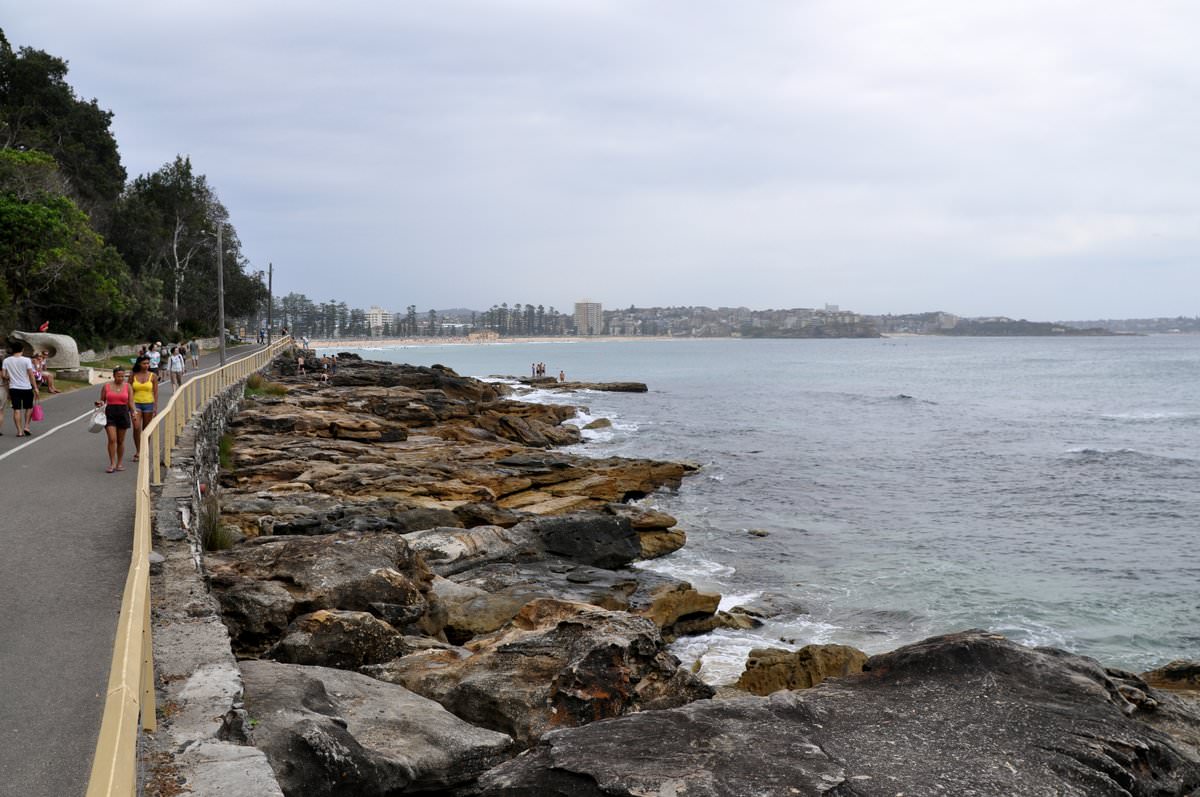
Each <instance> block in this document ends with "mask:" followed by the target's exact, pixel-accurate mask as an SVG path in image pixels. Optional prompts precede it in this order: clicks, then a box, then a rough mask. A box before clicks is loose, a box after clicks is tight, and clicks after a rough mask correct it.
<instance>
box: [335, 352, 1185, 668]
mask: <svg viewBox="0 0 1200 797" xmlns="http://www.w3.org/2000/svg"><path fill="white" fill-rule="evenodd" d="M359 353H360V354H362V355H363V356H364V357H368V358H371V359H385V360H391V361H396V362H410V363H414V364H423V365H429V364H433V363H441V364H444V365H447V366H450V367H452V368H454V369H455V370H456V371H458V372H459V373H461V374H464V375H471V376H480V377H491V376H496V375H504V374H522V375H523V374H528V373H529V367H530V363H532V362H534V361H542V362H545V363H546V364H547V366H548V372H550V373H555V374H557V373H558V371H559V370H560V369H562V370H565V371H566V374H567V376H568V378H570V379H579V380H588V381H610V380H638V381H644V382H646V383H647V384H648V385H649V386H650V392H649V393H648V394H619V393H599V392H587V391H585V392H581V393H575V394H569V395H562V394H553V393H547V392H537V393H534V394H531V395H530V396H529V397H528V398H529V399H532V400H538V401H563V402H568V403H573V404H577V405H582V406H585V407H586V408H587V409H586V411H584V412H581V414H580V417H579V422H580V423H584V422H586V421H588V420H591V419H593V418H598V417H605V418H609V419H611V420H612V421H613V422H614V426H613V428H612V429H611V430H603V431H598V432H587V433H585V434H586V437H587V442H586V443H585V444H583V445H582V446H580V447H579V450H580V451H583V452H588V453H593V454H595V455H598V456H607V455H613V454H617V455H624V456H634V457H653V458H662V459H685V460H691V461H694V462H697V463H699V464H702V465H703V468H702V469H701V470H700V471H699V472H698V473H697V474H695V475H694V476H691V477H689V479H687V480H686V481H685V482H684V484H683V487H682V488H681V489H680V490H679V491H677V492H663V493H659V494H656V495H653V496H650V497H649V498H647V499H646V500H645V502H644V503H646V504H648V505H652V506H656V507H658V508H660V509H662V510H664V511H666V512H669V513H671V514H672V515H675V516H676V517H677V518H678V519H679V521H680V526H681V528H684V529H685V530H686V531H687V532H688V545H687V547H686V548H684V549H683V550H682V551H679V552H677V553H675V554H672V555H671V556H668V557H665V558H663V559H659V560H655V561H653V562H650V563H647V564H646V565H645V566H646V567H648V568H649V569H653V570H658V571H661V572H664V573H668V574H671V575H674V576H678V577H682V578H686V579H688V580H690V581H692V582H693V583H694V584H695V585H697V586H698V587H703V588H707V589H712V590H716V591H719V592H721V593H722V595H723V596H725V597H724V600H723V603H722V606H723V608H728V607H730V606H732V605H736V604H738V603H746V602H752V601H758V602H763V601H769V602H771V603H772V604H773V605H775V606H776V607H777V608H778V609H779V610H780V614H779V615H778V616H776V617H775V618H773V619H772V620H771V621H769V622H768V623H767V625H766V626H764V627H763V628H761V629H757V630H755V631H753V632H730V631H717V632H714V633H712V634H707V635H704V636H700V637H694V638H689V639H684V640H681V641H680V642H678V643H676V645H675V646H674V652H675V653H676V654H677V655H679V656H680V657H681V658H682V659H684V660H685V661H687V662H694V661H699V662H700V665H701V674H702V675H703V676H704V677H705V678H706V679H708V680H709V681H710V682H715V683H724V682H730V681H732V680H735V679H736V677H737V675H738V673H739V672H740V671H741V669H742V666H743V664H744V662H745V656H746V653H747V652H748V651H749V650H750V649H751V648H753V647H759V646H764V645H770V646H776V647H789V648H795V647H799V646H801V645H804V644H808V643H812V642H821V643H827V642H840V643H844V644H849V645H854V646H856V647H859V648H862V649H863V650H866V651H867V652H869V653H874V652H881V651H885V650H890V649H892V648H895V647H897V646H899V645H901V644H905V643H908V642H912V641H915V640H918V639H921V638H924V637H927V636H930V635H933V634H938V633H945V632H949V631H955V630H962V629H966V628H985V629H989V630H992V631H996V632H999V633H1003V634H1005V635H1006V636H1008V637H1009V638H1011V639H1013V640H1015V641H1018V642H1021V643H1023V644H1030V645H1053V646H1056V647H1061V648H1065V649H1067V650H1071V651H1074V652H1078V653H1083V654H1086V655H1090V656H1094V657H1096V658H1097V659H1099V660H1100V661H1101V662H1103V663H1104V664H1106V665H1108V666H1117V667H1123V668H1127V669H1132V670H1144V669H1148V668H1151V667H1155V666H1158V665H1161V664H1163V663H1165V662H1167V661H1169V660H1171V659H1175V658H1200V552H1198V550H1197V548H1198V546H1197V542H1198V535H1200V337H1189V336H1155V337H1121V338H1062V339H1057V338H1053V339H1046V338H996V339H980V338H976V339H956V338H926V337H896V338H884V339H880V340H828V341H822V340H789V341H783V340H755V341H751V340H734V339H720V340H667V341H664V340H641V341H638V340H632V341H615V342H605V341H596V342H579V343H529V344H491V345H476V346H430V347H409V348H398V349H387V350H374V351H372V350H362V351H360V352H359ZM752 530H753V531H755V532H757V533H751V531H752ZM762 532H765V533H766V534H765V536H760V535H761V533H762Z"/></svg>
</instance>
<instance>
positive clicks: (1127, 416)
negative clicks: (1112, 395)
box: [1100, 411, 1200, 424]
mask: <svg viewBox="0 0 1200 797" xmlns="http://www.w3.org/2000/svg"><path fill="white" fill-rule="evenodd" d="M1100 420H1102V421H1108V422H1110V423H1131V424H1134V423H1159V422H1163V421H1166V422H1168V423H1170V422H1178V423H1197V422H1200V412H1162V411H1144V412H1113V413H1107V414H1104V415H1101V416H1100Z"/></svg>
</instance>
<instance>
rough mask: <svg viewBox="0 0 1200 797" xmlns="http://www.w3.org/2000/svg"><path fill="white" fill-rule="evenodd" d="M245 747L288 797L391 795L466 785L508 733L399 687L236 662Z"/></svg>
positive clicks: (347, 675)
mask: <svg viewBox="0 0 1200 797" xmlns="http://www.w3.org/2000/svg"><path fill="white" fill-rule="evenodd" d="M241 669H242V679H243V681H244V684H245V703H246V710H247V711H248V713H249V715H250V717H251V718H252V720H253V723H252V724H253V728H252V730H251V731H250V741H251V742H252V743H253V744H254V745H255V746H256V747H257V748H259V749H260V750H262V751H263V752H264V753H266V755H267V759H268V760H269V761H270V763H271V768H272V769H273V770H274V771H275V776H276V778H278V780H279V786H280V788H281V789H282V790H283V793H284V794H285V795H287V797H341V796H342V795H350V794H353V795H360V796H361V797H390V796H391V795H395V794H399V793H405V794H408V793H414V792H429V791H437V790H444V789H448V788H451V787H454V786H456V785H459V784H464V783H468V782H470V781H471V780H473V779H474V778H475V777H476V776H477V775H478V774H479V773H481V772H483V771H484V770H486V769H487V768H489V767H490V766H493V765H495V764H497V763H499V762H500V761H502V760H504V759H505V758H506V757H507V756H508V755H509V754H510V750H511V747H512V740H511V739H509V738H508V737H507V736H505V735H503V734H500V733H495V732H492V731H487V730H483V729H480V728H475V727H472V726H471V725H468V724H467V723H465V722H463V721H462V720H460V719H458V718H457V717H455V716H453V715H452V714H450V713H449V712H447V711H446V710H445V709H443V708H442V707H441V706H439V705H438V704H436V703H434V702H433V701H430V700H427V699H425V698H423V697H420V696H418V695H414V694H413V693H411V692H409V691H408V690H407V689H404V688H403V687H399V686H395V685H392V684H387V683H383V682H381V681H377V680H375V679H372V678H368V677H366V676H364V675H359V674H357V673H352V672H344V671H341V670H334V669H328V668H325V667H303V666H299V665H295V664H278V663H275V662H268V661H244V662H241Z"/></svg>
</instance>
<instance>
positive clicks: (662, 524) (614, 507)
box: [604, 504, 678, 531]
mask: <svg viewBox="0 0 1200 797" xmlns="http://www.w3.org/2000/svg"><path fill="white" fill-rule="evenodd" d="M604 509H605V511H606V512H608V513H609V514H613V515H616V516H617V517H627V518H629V525H631V526H633V527H634V529H636V530H637V531H660V530H662V529H669V528H671V527H672V526H674V525H675V524H676V523H677V522H678V521H677V520H675V518H673V517H671V516H670V515H668V514H667V513H666V512H660V511H659V510H657V509H648V508H646V507H640V506H636V505H633V504H609V505H608V506H606V507H604Z"/></svg>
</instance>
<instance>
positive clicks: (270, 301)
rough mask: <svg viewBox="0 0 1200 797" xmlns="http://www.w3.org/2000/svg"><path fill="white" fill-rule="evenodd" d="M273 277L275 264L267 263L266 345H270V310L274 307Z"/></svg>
mask: <svg viewBox="0 0 1200 797" xmlns="http://www.w3.org/2000/svg"><path fill="white" fill-rule="evenodd" d="M274 277H275V266H274V265H273V264H272V263H270V262H268V263H267V345H268V346H270V345H271V328H272V327H271V310H272V308H274V307H275V296H274V294H272V292H271V281H272V280H273V279H274Z"/></svg>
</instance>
